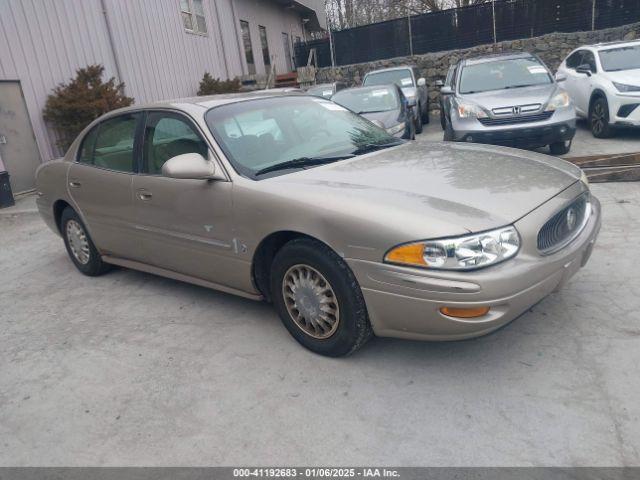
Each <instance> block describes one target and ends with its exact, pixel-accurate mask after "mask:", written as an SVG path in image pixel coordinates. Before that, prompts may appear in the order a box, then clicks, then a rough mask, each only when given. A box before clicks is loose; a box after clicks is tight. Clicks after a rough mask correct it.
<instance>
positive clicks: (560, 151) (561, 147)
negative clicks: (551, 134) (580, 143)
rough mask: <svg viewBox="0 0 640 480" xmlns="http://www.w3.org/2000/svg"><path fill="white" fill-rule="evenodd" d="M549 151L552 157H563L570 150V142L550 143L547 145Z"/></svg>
mask: <svg viewBox="0 0 640 480" xmlns="http://www.w3.org/2000/svg"><path fill="white" fill-rule="evenodd" d="M549 150H551V154H552V155H564V154H566V153H569V150H571V140H567V141H566V142H555V143H552V144H551V145H549Z"/></svg>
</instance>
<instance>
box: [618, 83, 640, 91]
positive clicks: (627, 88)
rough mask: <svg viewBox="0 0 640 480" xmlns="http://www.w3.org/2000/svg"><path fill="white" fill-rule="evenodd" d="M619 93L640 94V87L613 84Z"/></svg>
mask: <svg viewBox="0 0 640 480" xmlns="http://www.w3.org/2000/svg"><path fill="white" fill-rule="evenodd" d="M611 83H613V86H614V87H616V88H617V89H618V91H619V92H640V87H638V86H635V85H625V84H624V83H618V82H611Z"/></svg>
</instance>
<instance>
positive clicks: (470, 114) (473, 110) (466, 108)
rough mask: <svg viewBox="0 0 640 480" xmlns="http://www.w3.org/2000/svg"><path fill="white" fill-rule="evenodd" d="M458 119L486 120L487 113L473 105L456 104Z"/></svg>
mask: <svg viewBox="0 0 640 480" xmlns="http://www.w3.org/2000/svg"><path fill="white" fill-rule="evenodd" d="M457 105H458V116H459V117H460V118H487V116H488V115H487V112H485V111H484V110H483V109H482V107H480V106H479V105H476V104H475V103H467V102H457Z"/></svg>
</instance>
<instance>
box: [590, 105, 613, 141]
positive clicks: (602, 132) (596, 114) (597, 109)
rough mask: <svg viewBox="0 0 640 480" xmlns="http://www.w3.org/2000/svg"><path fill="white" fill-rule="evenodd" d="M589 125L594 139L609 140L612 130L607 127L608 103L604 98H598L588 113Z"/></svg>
mask: <svg viewBox="0 0 640 480" xmlns="http://www.w3.org/2000/svg"><path fill="white" fill-rule="evenodd" d="M589 125H590V126H591V133H592V134H593V136H594V137H596V138H609V137H611V136H612V135H613V129H612V128H611V125H609V103H608V102H607V99H606V98H603V97H598V98H597V99H596V100H595V101H594V102H593V104H592V105H591V110H590V111H589Z"/></svg>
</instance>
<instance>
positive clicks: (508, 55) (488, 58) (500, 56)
mask: <svg viewBox="0 0 640 480" xmlns="http://www.w3.org/2000/svg"><path fill="white" fill-rule="evenodd" d="M532 57H533V58H536V56H535V55H533V54H532V53H529V52H503V53H494V54H491V55H482V56H481V57H473V58H465V59H463V60H461V64H462V65H477V64H480V63H488V62H494V61H496V60H512V59H517V58H532Z"/></svg>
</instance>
